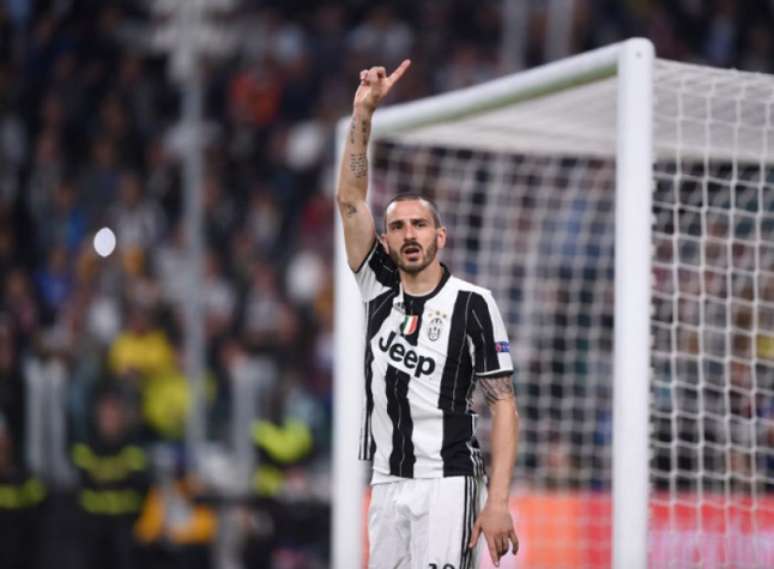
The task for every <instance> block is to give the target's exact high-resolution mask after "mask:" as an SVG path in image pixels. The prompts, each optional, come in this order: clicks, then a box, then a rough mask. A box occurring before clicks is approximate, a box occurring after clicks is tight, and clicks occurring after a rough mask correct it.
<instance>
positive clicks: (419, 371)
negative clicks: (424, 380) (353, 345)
mask: <svg viewBox="0 0 774 569" xmlns="http://www.w3.org/2000/svg"><path fill="white" fill-rule="evenodd" d="M397 336H398V334H397V332H390V335H389V336H387V339H385V338H379V349H380V350H381V351H383V352H384V353H386V354H387V356H388V357H389V358H390V359H391V360H392V361H394V362H395V363H400V364H403V365H404V366H405V367H406V368H407V369H413V370H414V377H417V378H418V377H419V376H421V375H430V374H431V373H433V371H435V361H433V359H432V358H428V357H425V356H420V355H418V354H417V353H416V352H415V351H414V350H412V349H411V348H407V347H406V346H404V345H403V344H401V343H400V342H396V341H395V338H396V337H397Z"/></svg>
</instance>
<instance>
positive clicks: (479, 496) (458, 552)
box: [368, 476, 486, 569]
mask: <svg viewBox="0 0 774 569" xmlns="http://www.w3.org/2000/svg"><path fill="white" fill-rule="evenodd" d="M485 500H486V484H485V483H484V480H483V479H481V478H474V477H471V476H452V477H448V478H418V479H407V480H401V481H399V482H388V483H385V484H375V485H374V486H373V487H372V490H371V506H370V508H369V510H368V537H369V544H370V553H369V558H368V568H369V569H473V568H478V559H479V551H480V549H481V547H482V545H483V544H484V539H483V536H481V538H480V539H479V542H478V544H476V547H474V548H473V549H472V550H471V549H468V543H469V542H470V535H471V532H472V530H473V525H474V524H475V522H476V518H477V517H478V513H479V512H480V511H481V508H482V507H483V505H484V501H485Z"/></svg>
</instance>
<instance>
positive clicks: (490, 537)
mask: <svg viewBox="0 0 774 569" xmlns="http://www.w3.org/2000/svg"><path fill="white" fill-rule="evenodd" d="M481 532H483V533H484V538H485V539H486V544H487V546H488V547H489V555H491V556H492V562H493V563H494V565H495V567H499V566H500V558H501V557H502V556H503V555H505V554H506V553H508V549H510V545H509V543H508V542H509V541H510V543H511V544H513V554H514V555H516V553H517V552H518V551H519V538H518V537H516V531H515V530H514V529H513V520H512V519H511V512H510V511H509V510H508V506H507V504H506V503H503V504H495V503H492V502H490V501H489V500H487V502H486V505H485V506H484V509H483V510H481V513H480V514H479V516H478V519H477V520H476V524H475V525H474V526H473V535H472V536H471V538H470V543H469V544H468V547H470V548H473V547H475V545H476V543H477V542H478V537H479V535H480V534H481Z"/></svg>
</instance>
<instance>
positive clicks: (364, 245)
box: [336, 59, 411, 270]
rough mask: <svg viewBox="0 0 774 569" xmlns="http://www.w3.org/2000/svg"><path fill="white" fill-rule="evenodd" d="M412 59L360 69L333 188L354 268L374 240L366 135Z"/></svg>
mask: <svg viewBox="0 0 774 569" xmlns="http://www.w3.org/2000/svg"><path fill="white" fill-rule="evenodd" d="M409 65H411V62H410V61H409V60H408V59H406V60H405V61H403V63H401V64H400V66H398V68H397V69H396V70H395V71H393V72H392V74H391V75H389V76H387V73H386V71H385V69H384V67H372V68H371V69H368V70H365V69H364V70H363V71H361V72H360V85H358V88H357V91H356V92H355V99H354V101H353V105H352V123H351V124H350V127H349V133H348V134H347V140H346V142H345V143H344V153H343V154H342V158H341V166H340V170H339V184H338V187H337V188H336V202H337V203H338V206H339V211H340V212H341V219H342V222H343V225H344V242H345V244H346V248H347V261H348V262H349V266H350V268H351V269H352V270H357V269H358V268H359V267H360V265H361V264H362V262H363V260H364V259H365V258H366V255H368V252H369V251H370V250H371V247H372V246H373V243H374V236H375V235H376V226H375V225H374V218H373V215H371V211H370V210H369V209H368V205H367V203H366V194H367V191H368V139H369V137H370V135H371V119H372V117H373V114H374V111H375V110H376V107H377V106H378V105H379V103H380V102H381V101H382V99H384V97H386V96H387V94H388V93H389V92H390V89H392V86H393V85H395V83H396V82H397V81H398V79H400V78H401V76H402V75H403V73H405V71H406V69H408V67H409Z"/></svg>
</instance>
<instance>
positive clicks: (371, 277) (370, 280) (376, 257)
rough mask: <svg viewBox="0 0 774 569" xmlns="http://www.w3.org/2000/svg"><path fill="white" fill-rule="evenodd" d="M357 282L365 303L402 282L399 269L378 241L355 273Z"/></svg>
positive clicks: (375, 240) (375, 241)
mask: <svg viewBox="0 0 774 569" xmlns="http://www.w3.org/2000/svg"><path fill="white" fill-rule="evenodd" d="M355 280H356V281H357V286H358V288H359V289H360V295H361V296H362V297H363V300H364V301H365V302H368V301H369V300H372V299H374V298H376V297H377V296H379V295H380V294H382V293H383V292H384V291H386V290H389V289H391V288H396V287H397V286H398V283H399V282H400V276H399V274H398V267H397V266H396V265H395V263H394V262H393V260H392V259H391V258H390V256H389V255H388V254H387V253H385V251H384V248H383V247H382V246H381V245H380V243H379V241H378V240H377V239H374V245H373V247H372V248H371V251H370V252H369V253H368V255H367V256H366V258H365V259H364V260H363V263H362V264H361V265H360V267H358V269H357V270H356V271H355Z"/></svg>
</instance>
